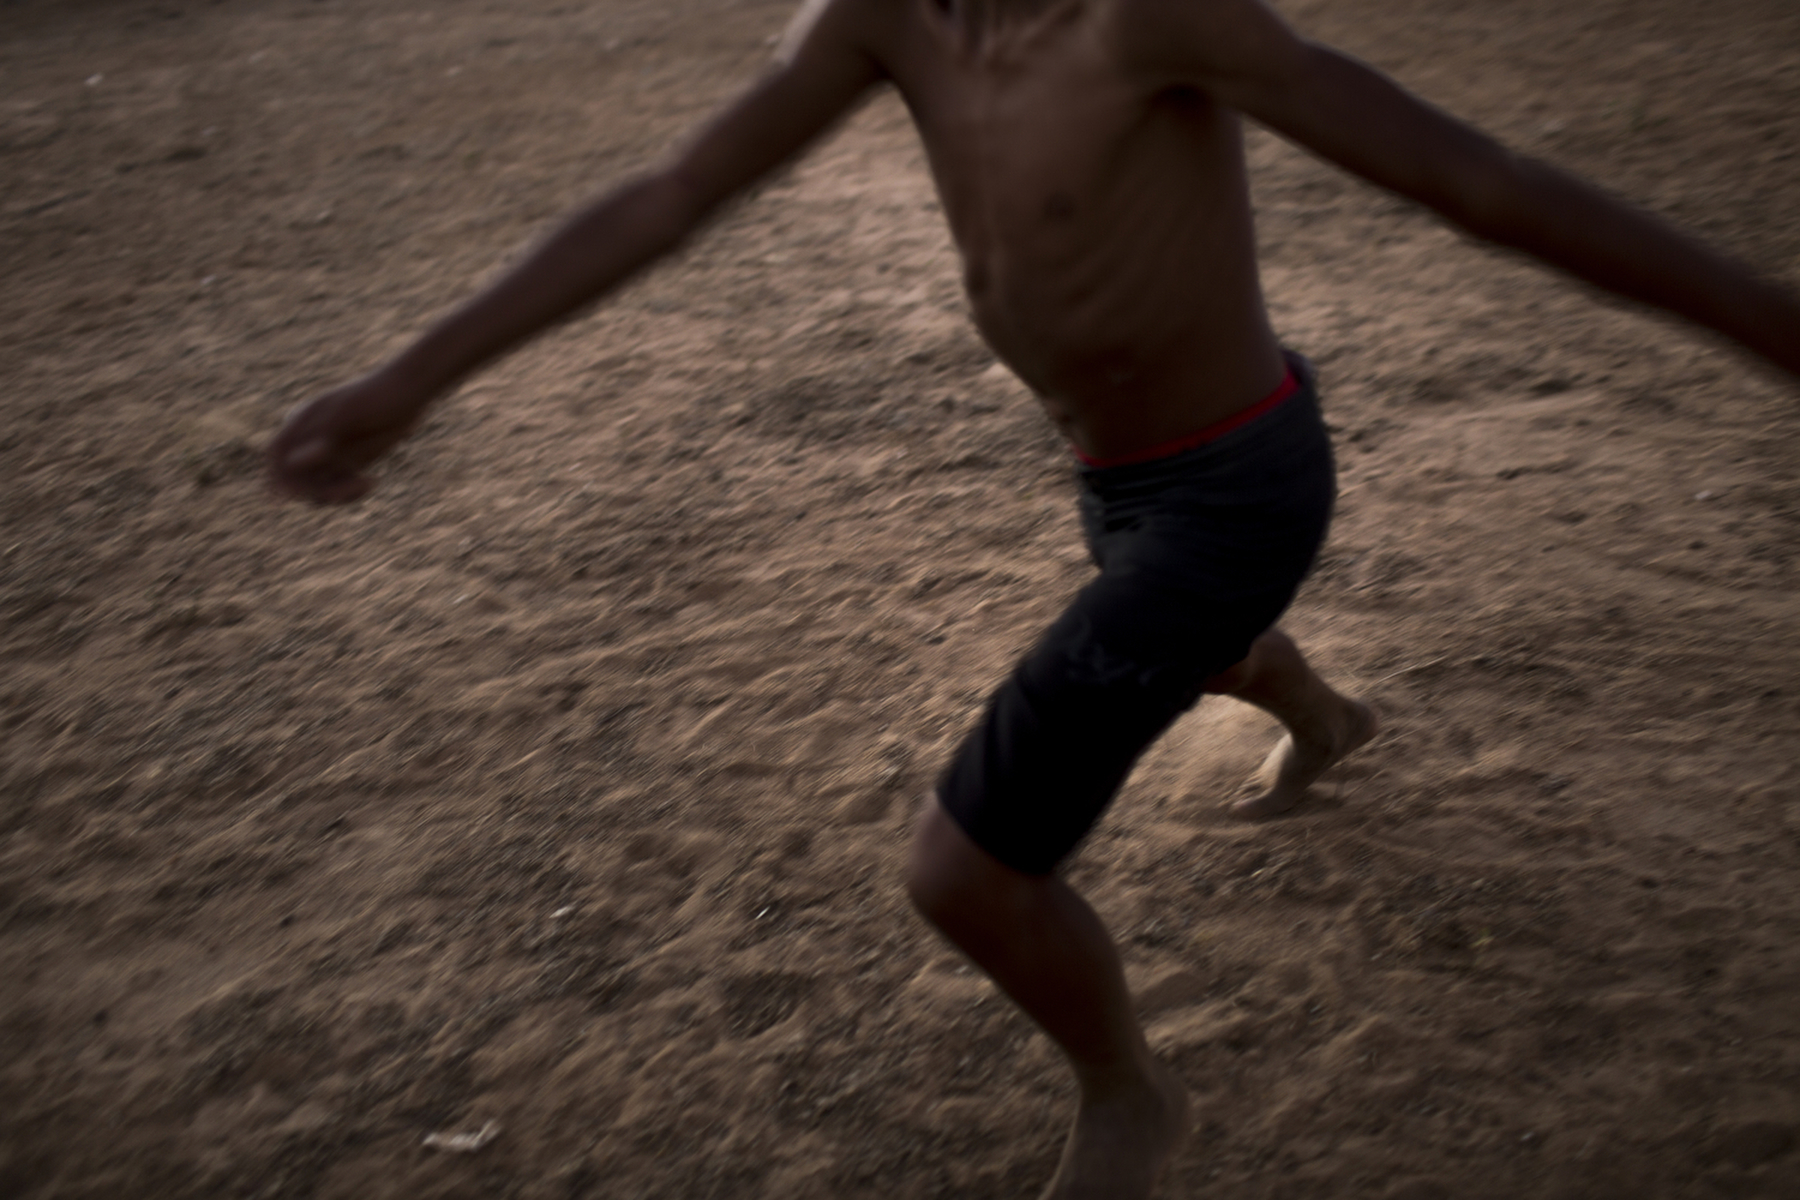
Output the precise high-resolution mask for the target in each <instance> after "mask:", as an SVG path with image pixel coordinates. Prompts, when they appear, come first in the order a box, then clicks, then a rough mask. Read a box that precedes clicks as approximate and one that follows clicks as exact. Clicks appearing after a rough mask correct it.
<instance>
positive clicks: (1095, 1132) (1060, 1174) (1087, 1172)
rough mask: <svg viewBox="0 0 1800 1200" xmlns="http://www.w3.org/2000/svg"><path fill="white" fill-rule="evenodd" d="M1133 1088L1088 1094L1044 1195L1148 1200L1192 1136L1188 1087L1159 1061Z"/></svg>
mask: <svg viewBox="0 0 1800 1200" xmlns="http://www.w3.org/2000/svg"><path fill="white" fill-rule="evenodd" d="M1152 1072H1153V1075H1152V1077H1151V1078H1150V1079H1149V1080H1148V1081H1146V1083H1145V1084H1144V1085H1143V1086H1142V1087H1140V1088H1135V1089H1128V1090H1126V1091H1123V1092H1120V1093H1117V1094H1114V1095H1111V1096H1107V1097H1104V1098H1100V1099H1095V1098H1091V1097H1089V1096H1086V1095H1084V1096H1083V1097H1082V1101H1081V1111H1079V1112H1078V1113H1076V1114H1075V1126H1074V1128H1073V1129H1071V1130H1070V1131H1069V1140H1068V1142H1067V1144H1065V1145H1064V1146H1063V1155H1062V1162H1061V1163H1060V1164H1059V1165H1058V1166H1057V1168H1056V1176H1055V1178H1053V1179H1052V1180H1051V1181H1050V1186H1049V1187H1048V1188H1046V1189H1045V1190H1044V1195H1043V1200H1144V1198H1145V1197H1147V1196H1149V1195H1150V1189H1151V1188H1153V1187H1155V1186H1156V1180H1157V1178H1158V1176H1160V1175H1161V1174H1162V1172H1163V1168H1164V1167H1166V1166H1167V1165H1168V1163H1169V1159H1171V1158H1173V1157H1174V1155H1175V1151H1177V1150H1179V1149H1180V1148H1181V1143H1182V1142H1184V1141H1186V1140H1187V1135H1188V1098H1187V1089H1186V1088H1185V1087H1183V1086H1182V1085H1181V1081H1180V1080H1179V1079H1177V1078H1175V1075H1174V1073H1173V1072H1171V1071H1169V1070H1168V1069H1166V1068H1165V1067H1163V1066H1162V1065H1161V1064H1154V1065H1153V1066H1152Z"/></svg>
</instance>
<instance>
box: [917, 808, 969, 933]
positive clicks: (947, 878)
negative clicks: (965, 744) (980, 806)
mask: <svg viewBox="0 0 1800 1200" xmlns="http://www.w3.org/2000/svg"><path fill="white" fill-rule="evenodd" d="M954 825H955V822H954V821H952V820H951V818H950V815H949V814H948V813H946V812H945V811H944V809H943V806H942V805H940V804H939V803H938V800H937V797H936V796H930V797H927V799H926V802H925V812H924V815H923V816H921V817H920V818H919V827H918V829H917V830H916V831H915V832H914V834H913V840H912V849H911V852H910V853H909V854H908V856H907V860H906V894H907V896H908V897H909V898H910V899H911V900H912V902H913V907H914V908H916V909H918V910H919V912H920V914H921V915H922V916H924V917H925V918H926V919H927V920H929V921H931V922H932V923H933V924H941V920H940V918H941V917H943V916H945V915H948V914H949V913H952V912H954V911H955V909H956V907H957V893H958V892H959V891H960V890H961V889H962V888H963V887H964V886H966V873H965V872H963V871H961V870H959V869H958V865H957V860H958V859H959V858H960V857H961V856H960V855H959V854H958V853H957V847H956V845H955V839H954V837H953V836H952V834H953V833H954V834H959V835H960V834H961V833H962V831H961V830H960V829H955V828H954ZM946 826H950V827H951V828H948V829H947V828H945V827H946Z"/></svg>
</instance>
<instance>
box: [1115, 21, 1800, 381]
mask: <svg viewBox="0 0 1800 1200" xmlns="http://www.w3.org/2000/svg"><path fill="white" fill-rule="evenodd" d="M1131 3H1132V8H1133V11H1134V13H1135V14H1137V19H1136V20H1133V21H1132V22H1130V23H1129V24H1128V26H1127V31H1126V37H1127V38H1128V39H1129V52H1130V53H1131V54H1132V55H1133V57H1134V58H1137V59H1138V60H1139V61H1142V62H1144V63H1146V64H1147V65H1149V66H1150V67H1151V69H1152V70H1154V71H1156V72H1157V73H1158V74H1159V76H1162V77H1164V78H1166V79H1167V81H1168V82H1169V83H1185V84H1189V85H1191V86H1195V87H1198V88H1200V89H1202V90H1204V91H1206V92H1207V93H1208V94H1209V95H1212V96H1213V97H1215V98H1216V99H1218V100H1219V101H1220V102H1222V103H1224V104H1227V105H1230V106H1231V107H1233V108H1236V109H1238V110H1239V111H1240V112H1243V113H1246V114H1247V115H1249V116H1251V117H1253V118H1255V119H1256V120H1258V121H1260V122H1262V123H1263V124H1265V125H1267V126H1269V128H1271V129H1273V130H1275V131H1276V132H1277V133H1280V134H1282V135H1283V136H1284V137H1287V138H1289V139H1291V140H1293V141H1295V142H1297V143H1299V144H1300V145H1302V146H1305V147H1307V148H1308V149H1310V150H1312V151H1314V152H1315V153H1317V154H1319V155H1321V156H1323V157H1325V158H1327V159H1330V160H1331V161H1332V162H1335V163H1337V164H1338V165H1339V166H1342V167H1344V168H1346V169H1347V170H1350V171H1353V172H1355V173H1356V174H1358V175H1361V176H1362V177H1363V178H1365V179H1367V180H1369V181H1370V182H1372V183H1375V184H1378V185H1379V186H1381V187H1384V188H1387V189H1389V190H1391V191H1394V192H1398V193H1399V194H1401V195H1403V196H1407V197H1410V198H1411V199H1414V200H1417V201H1419V202H1420V203H1422V204H1425V205H1427V206H1429V207H1431V208H1433V209H1435V210H1437V211H1438V212H1439V213H1441V214H1443V215H1444V216H1445V217H1446V218H1448V219H1449V220H1450V221H1452V222H1454V223H1455V224H1457V225H1459V226H1461V227H1462V228H1463V229H1465V230H1467V231H1468V232H1470V233H1472V234H1474V235H1475V236H1476V237H1479V238H1482V239H1484V240H1486V241H1490V242H1494V243H1496V244H1498V245H1501V246H1506V247H1510V248H1512V249H1515V250H1520V251H1523V252H1525V253H1527V254H1530V255H1533V256H1534V257H1536V258H1538V259H1540V260H1542V261H1543V262H1545V263H1547V264H1549V265H1551V266H1554V267H1558V268H1561V269H1562V270H1564V271H1567V272H1569V273H1570V274H1572V275H1574V276H1576V277H1577V278H1579V279H1583V280H1585V281H1587V282H1588V283H1591V284H1594V285H1595V286H1597V287H1601V288H1605V289H1606V290H1607V291H1610V292H1613V293H1615V294H1617V295H1619V296H1623V297H1625V298H1626V299H1629V300H1635V301H1638V302H1640V303H1644V304H1649V305H1653V306H1655V307H1657V308H1661V309H1663V310H1665V311H1667V312H1670V313H1673V314H1675V315H1677V316H1680V317H1684V318H1686V319H1687V320H1690V321H1693V322H1695V323H1697V324H1700V325H1703V326H1706V327H1707V328H1709V329H1713V330H1716V331H1717V332H1719V333H1721V334H1723V335H1724V336H1726V337H1728V338H1730V339H1732V340H1733V341H1735V342H1737V343H1739V344H1740V345H1742V346H1744V347H1745V348H1746V349H1748V350H1750V351H1752V352H1754V353H1755V354H1757V355H1759V356H1761V357H1762V358H1764V359H1767V360H1768V361H1770V362H1772V363H1774V364H1775V365H1776V366H1777V367H1780V368H1781V369H1782V370H1784V371H1786V372H1787V373H1788V374H1789V375H1791V376H1795V377H1800V297H1797V296H1796V295H1795V293H1794V292H1793V291H1792V290H1791V289H1789V288H1786V287H1783V286H1781V285H1780V284H1778V283H1776V282H1774V281H1772V280H1770V279H1767V278H1764V277H1761V276H1759V275H1758V274H1757V273H1756V272H1754V271H1752V270H1750V269H1749V268H1748V267H1747V266H1745V265H1744V264H1742V263H1740V262H1737V261H1735V260H1733V259H1731V258H1729V257H1727V256H1725V255H1723V254H1720V253H1718V252H1717V251H1715V250H1713V249H1711V248H1710V247H1708V246H1706V245H1704V244H1702V243H1701V242H1699V241H1698V240H1696V239H1694V238H1691V237H1689V236H1687V235H1686V234H1683V233H1681V232H1679V231H1678V230H1676V229H1675V228H1674V227H1673V226H1671V225H1669V224H1667V223H1666V222H1664V221H1662V220H1660V219H1658V218H1656V217H1653V216H1651V215H1650V214H1649V213H1646V212H1643V211H1641V210H1640V209H1637V208H1635V207H1633V206H1631V205H1629V204H1625V203H1623V202H1622V201H1619V200H1616V199H1614V198H1613V197H1611V196H1609V195H1607V194H1606V193H1604V192H1602V191H1600V190H1599V189H1598V188H1595V187H1593V186H1591V185H1589V184H1587V183H1584V182H1582V181H1580V180H1578V179H1575V178H1573V177H1572V176H1570V175H1567V174H1565V173H1563V172H1561V171H1558V170H1556V169H1554V168H1552V167H1549V166H1546V165H1545V164H1543V163H1539V162H1535V161H1532V160H1530V159H1526V158H1523V157H1520V156H1518V155H1515V154H1513V153H1511V152H1510V151H1508V150H1506V149H1505V148H1504V147H1502V146H1500V145H1499V144H1498V143H1497V142H1495V141H1494V140H1493V139H1491V138H1489V137H1487V136H1486V135H1484V134H1482V133H1480V132H1479V131H1477V130H1475V129H1473V128H1471V127H1470V126H1468V125H1465V124H1463V123H1462V122H1460V121H1458V120H1456V119H1455V118H1453V117H1450V116H1448V115H1447V114H1445V113H1443V112H1442V111H1440V110H1438V109H1436V108H1434V107H1432V106H1431V105H1429V104H1427V103H1425V102H1424V101H1423V100H1420V99H1419V98H1418V97H1416V96H1414V95H1412V94H1411V93H1409V92H1407V91H1405V90H1403V89H1402V88H1400V87H1399V86H1397V85H1396V84H1395V83H1394V82H1393V81H1391V80H1389V79H1388V78H1387V77H1386V76H1384V75H1382V74H1380V73H1379V72H1377V71H1375V70H1373V69H1372V68H1370V67H1368V66H1366V65H1364V64H1363V63H1360V62H1358V61H1356V60H1355V59H1353V58H1350V57H1348V56H1346V55H1344V54H1341V53H1338V52H1337V51H1334V50H1331V49H1328V48H1326V47H1323V46H1319V45H1315V44H1313V43H1310V42H1307V41H1305V40H1304V39H1302V38H1300V37H1298V36H1296V35H1295V34H1294V32H1293V31H1292V30H1291V29H1289V28H1288V27H1287V26H1286V25H1285V24H1284V23H1283V22H1282V20H1281V18H1280V17H1278V16H1277V15H1276V14H1275V13H1274V12H1272V11H1271V10H1270V9H1269V8H1268V7H1266V6H1265V5H1264V4H1263V3H1262V0H1131Z"/></svg>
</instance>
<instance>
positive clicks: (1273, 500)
mask: <svg viewBox="0 0 1800 1200" xmlns="http://www.w3.org/2000/svg"><path fill="white" fill-rule="evenodd" d="M1294 361H1295V367H1296V373H1297V374H1299V376H1300V383H1301V386H1300V388H1299V390H1298V391H1296V392H1295V393H1294V394H1293V395H1291V396H1289V397H1288V398H1287V399H1286V400H1283V401H1282V402H1281V403H1280V404H1279V405H1278V406H1277V407H1276V408H1274V409H1273V410H1272V411H1269V412H1267V413H1265V414H1263V415H1261V416H1258V417H1257V418H1256V419H1255V420H1253V421H1251V422H1250V423H1248V424H1245V425H1242V426H1240V427H1238V428H1235V429H1232V430H1231V431H1230V432H1228V433H1225V434H1224V435H1223V436H1221V437H1219V438H1218V439H1217V440H1215V441H1210V442H1207V443H1206V444H1205V445H1202V446H1198V447H1196V448H1194V449H1191V450H1185V451H1182V452H1180V453H1178V454H1173V455H1170V456H1168V457H1165V458H1158V459H1153V460H1151V461H1149V462H1144V463H1135V464H1132V465H1130V466H1118V467H1084V468H1082V469H1081V472H1080V485H1081V497H1080V502H1081V521H1082V528H1083V532H1084V533H1085V535H1086V537H1087V543H1088V549H1089V552H1090V553H1091V554H1092V555H1093V558H1094V562H1095V563H1096V564H1097V565H1098V566H1099V568H1100V574H1099V576H1098V577H1097V578H1096V579H1094V580H1093V581H1092V582H1091V583H1089V584H1088V585H1087V586H1086V587H1084V588H1082V589H1081V591H1080V592H1079V593H1078V594H1077V595H1076V597H1075V599H1074V601H1073V602H1072V603H1071V604H1070V605H1069V607H1068V609H1067V610H1066V611H1065V612H1064V613H1063V614H1062V616H1061V617H1060V618H1059V619H1058V620H1057V621H1056V623H1055V624H1053V625H1051V626H1050V628H1049V630H1048V631H1047V632H1045V634H1044V636H1043V638H1042V639H1040V640H1039V642H1038V644H1037V645H1036V646H1035V647H1034V648H1033V649H1032V650H1031V652H1030V653H1028V654H1027V655H1026V656H1025V657H1024V659H1022V660H1021V661H1020V663H1019V665H1018V666H1017V667H1016V668H1014V670H1013V672H1012V675H1011V676H1010V677H1009V678H1008V679H1007V680H1006V682H1005V683H1004V684H1002V685H1001V687H1000V689H999V691H997V692H996V693H995V694H994V696H993V698H992V699H991V700H990V701H989V702H988V708H987V713H986V715H985V716H984V717H983V719H982V721H981V724H980V725H979V726H978V727H977V728H976V729H975V730H974V732H972V733H971V734H970V735H969V737H968V739H967V740H965V741H964V742H963V745H962V748H961V749H960V750H959V751H958V752H957V755H956V757H955V759H953V760H952V762H951V764H950V767H949V769H948V770H947V771H946V772H945V773H944V776H943V778H942V780H941V781H940V783H939V785H938V798H939V800H940V801H941V802H942V803H943V805H944V808H945V809H946V810H947V811H948V812H949V813H950V815H951V816H952V817H954V818H955V819H956V822H957V824H959V825H960V826H961V827H962V829H963V831H964V832H965V833H967V834H968V835H969V837H971V838H972V839H974V841H975V842H976V844H977V845H979V846H981V847H982V848H983V849H985V850H986V851H987V852H988V853H990V854H992V855H993V856H994V857H996V858H998V859H999V860H1000V861H1001V862H1003V863H1006V864H1007V865H1008V866H1011V867H1013V868H1014V869H1016V870H1020V871H1024V872H1027V873H1029V874H1034V875H1041V874H1047V873H1049V872H1050V871H1052V870H1053V869H1054V868H1055V866H1056V864H1057V863H1058V862H1059V861H1061V860H1062V858H1063V857H1064V856H1066V855H1067V854H1068V853H1069V852H1070V851H1071V850H1073V849H1074V848H1075V845H1076V843H1077V842H1079V841H1080V840H1081V839H1082V837H1083V836H1085V835H1086V833H1087V831H1088V830H1089V829H1090V828H1092V826H1093V824H1094V822H1095V821H1097V820H1098V819H1099V817H1100V814H1101V812H1102V811H1104V809H1105V808H1106V806H1107V804H1108V803H1109V802H1110V801H1111V800H1112V797H1113V794H1114V793H1115V792H1117V791H1118V789H1119V786H1120V785H1121V784H1122V783H1124V781H1125V776H1126V775H1127V774H1129V773H1130V771H1131V768H1132V766H1133V764H1135V763H1136V762H1137V759H1138V756H1139V755H1141V754H1142V753H1143V752H1144V750H1145V748H1147V747H1148V746H1149V745H1150V743H1151V742H1153V741H1155V740H1156V738H1157V737H1158V736H1159V735H1160V734H1161V733H1162V732H1163V730H1165V729H1167V728H1168V727H1169V725H1170V724H1171V723H1173V722H1174V720H1175V718H1176V717H1178V716H1180V715H1181V713H1183V712H1184V711H1186V710H1187V709H1188V708H1190V707H1192V706H1193V704H1194V702H1195V701H1197V700H1198V699H1199V698H1200V694H1201V691H1202V690H1203V687H1204V684H1205V682H1206V680H1207V679H1209V678H1211V677H1212V676H1214V675H1217V674H1218V673H1220V672H1221V671H1224V670H1225V669H1226V668H1228V667H1231V666H1234V665H1236V664H1237V663H1239V662H1242V661H1243V659H1244V657H1245V656H1246V655H1247V654H1248V653H1249V650H1250V643H1251V642H1253V641H1255V640H1256V638H1257V637H1258V636H1259V635H1261V634H1262V633H1263V632H1264V631H1266V630H1267V629H1269V628H1270V627H1271V626H1273V625H1274V624H1275V621H1276V619H1277V618H1279V617H1280V616H1281V613H1282V611H1283V610H1284V609H1286V608H1287V606H1288V604H1289V602H1290V601H1292V600H1293V598H1294V593H1295V591H1296V590H1298V588H1299V586H1300V581H1301V580H1302V579H1303V578H1304V577H1305V575H1306V572H1307V571H1308V569H1310V567H1311V566H1312V562H1313V559H1314V557H1315V556H1316V554H1317V553H1318V549H1319V546H1320V544H1321V543H1322V542H1323V541H1324V540H1325V530H1326V527H1327V525H1328V524H1329V523H1330V519H1331V505H1332V498H1333V496H1334V494H1335V491H1336V480H1335V475H1334V472H1333V468H1332V458H1331V443H1330V439H1329V437H1328V435H1327V434H1326V431H1325V424H1324V421H1323V419H1322V418H1321V417H1320V415H1319V402H1318V394H1317V391H1316V390H1315V388H1314V386H1313V381H1312V376H1311V372H1310V369H1309V368H1308V367H1307V365H1306V364H1305V363H1304V362H1303V361H1301V360H1298V359H1296V360H1294Z"/></svg>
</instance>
